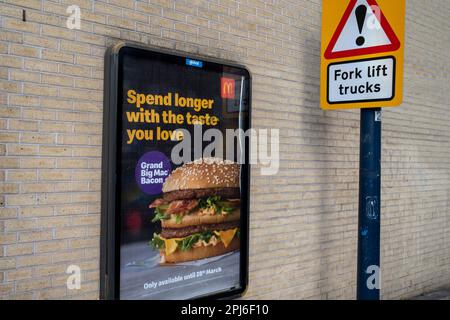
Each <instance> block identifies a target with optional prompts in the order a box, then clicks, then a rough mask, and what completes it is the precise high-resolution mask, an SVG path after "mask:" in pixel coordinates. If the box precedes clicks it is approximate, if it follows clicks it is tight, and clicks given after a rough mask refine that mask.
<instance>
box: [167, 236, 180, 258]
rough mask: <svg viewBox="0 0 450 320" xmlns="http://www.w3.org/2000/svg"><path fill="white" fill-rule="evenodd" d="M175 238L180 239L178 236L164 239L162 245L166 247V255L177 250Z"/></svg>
mask: <svg viewBox="0 0 450 320" xmlns="http://www.w3.org/2000/svg"><path fill="white" fill-rule="evenodd" d="M177 240H180V239H179V238H172V239H164V246H165V249H166V256H168V255H169V254H172V253H174V252H175V251H176V250H177V247H178V243H177Z"/></svg>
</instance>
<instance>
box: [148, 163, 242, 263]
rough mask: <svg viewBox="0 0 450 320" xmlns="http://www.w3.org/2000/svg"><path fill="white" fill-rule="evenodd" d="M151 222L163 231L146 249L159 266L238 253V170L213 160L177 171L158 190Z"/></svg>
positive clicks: (188, 165) (183, 167)
mask: <svg viewBox="0 0 450 320" xmlns="http://www.w3.org/2000/svg"><path fill="white" fill-rule="evenodd" d="M162 191H163V196H162V198H160V199H156V200H155V201H154V202H153V203H152V204H151V205H150V208H155V216H154V218H153V220H152V221H153V222H157V221H161V227H162V231H161V233H160V234H156V233H155V234H154V235H153V239H152V240H151V242H150V243H151V245H152V246H153V247H155V248H156V249H159V250H160V255H161V263H178V262H184V261H191V260H199V259H203V258H207V257H213V256H218V255H221V254H224V253H227V252H231V251H234V250H237V249H239V246H240V240H239V235H240V234H239V225H240V190H239V165H238V164H237V163H235V162H232V161H227V160H224V161H223V160H222V159H218V158H204V159H199V160H195V161H193V162H190V163H186V164H185V165H183V166H181V167H178V168H177V169H175V170H174V171H173V172H172V173H171V175H169V176H168V177H167V179H166V181H165V182H164V184H163V189H162Z"/></svg>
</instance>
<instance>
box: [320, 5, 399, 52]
mask: <svg viewBox="0 0 450 320" xmlns="http://www.w3.org/2000/svg"><path fill="white" fill-rule="evenodd" d="M362 7H365V8H362ZM361 9H362V10H361ZM374 9H377V10H374ZM358 11H362V17H361V15H360V13H361V12H358ZM368 17H369V18H368ZM367 19H370V21H371V25H369V24H368V22H367ZM370 21H369V22H370ZM398 48H400V41H399V40H398V38H397V36H396V35H395V33H394V30H392V27H391V26H390V24H389V22H388V21H387V20H386V17H385V16H384V14H383V12H382V11H381V8H380V6H378V4H377V2H376V1H375V0H350V3H349V5H348V7H347V9H346V11H345V13H344V15H343V17H342V19H341V21H340V22H339V25H338V27H337V28H336V31H335V32H334V34H333V37H332V38H331V41H330V43H329V44H328V47H327V49H326V50H325V54H324V56H325V59H337V58H345V57H354V56H360V55H364V54H373V53H382V52H390V51H395V50H398Z"/></svg>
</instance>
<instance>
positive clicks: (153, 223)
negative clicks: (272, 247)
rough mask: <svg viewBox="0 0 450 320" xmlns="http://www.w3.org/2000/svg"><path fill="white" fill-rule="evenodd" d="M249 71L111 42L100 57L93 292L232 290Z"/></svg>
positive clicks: (242, 261)
mask: <svg viewBox="0 0 450 320" xmlns="http://www.w3.org/2000/svg"><path fill="white" fill-rule="evenodd" d="M249 112H250V75H249V73H248V71H247V70H246V69H245V68H243V67H241V66H237V65H234V64H230V63H223V62H218V61H212V60H210V59H203V58H200V57H196V56H192V55H186V54H182V53H174V52H167V51H164V50H156V49H153V48H152V49H149V48H144V47H140V46H136V45H131V44H125V43H121V44H118V45H116V46H114V47H112V48H110V49H109V50H108V52H107V54H106V59H105V95H104V128H103V135H104V136H103V162H102V237H101V239H102V244H101V248H102V252H101V297H102V298H114V299H195V298H204V297H211V298H220V297H233V296H238V295H240V294H242V293H243V292H244V291H245V288H246V285H247V273H248V201H249V199H248V187H249V167H248V166H249V165H248V157H249V154H248V151H249V150H248V149H249V148H248V141H247V140H245V138H243V136H242V134H241V133H242V132H245V131H246V130H247V129H249V127H250V116H249Z"/></svg>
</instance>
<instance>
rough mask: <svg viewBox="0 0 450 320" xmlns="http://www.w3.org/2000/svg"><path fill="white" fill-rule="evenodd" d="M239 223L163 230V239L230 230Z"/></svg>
mask: <svg viewBox="0 0 450 320" xmlns="http://www.w3.org/2000/svg"><path fill="white" fill-rule="evenodd" d="M239 222H240V221H231V222H225V223H213V224H202V225H199V226H189V227H186V228H179V229H171V228H163V229H162V231H161V237H163V238H166V239H170V238H183V237H187V236H189V235H191V234H194V233H199V232H205V231H222V230H228V229H233V228H237V227H239Z"/></svg>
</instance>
